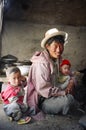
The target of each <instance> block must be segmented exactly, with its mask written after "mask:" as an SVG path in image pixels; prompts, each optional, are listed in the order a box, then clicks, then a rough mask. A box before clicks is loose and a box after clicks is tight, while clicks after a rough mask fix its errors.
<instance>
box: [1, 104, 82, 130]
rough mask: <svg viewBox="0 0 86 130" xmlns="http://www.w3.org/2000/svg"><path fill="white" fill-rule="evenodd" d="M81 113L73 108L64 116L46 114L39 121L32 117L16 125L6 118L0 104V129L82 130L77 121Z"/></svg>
mask: <svg viewBox="0 0 86 130" xmlns="http://www.w3.org/2000/svg"><path fill="white" fill-rule="evenodd" d="M82 115H83V113H82V112H80V111H79V110H76V109H75V108H73V109H72V110H71V111H70V112H69V113H68V115H66V116H62V115H46V117H45V119H43V120H41V121H35V120H33V119H32V120H31V121H30V122H29V123H28V124H26V125H18V124H17V123H16V122H10V121H9V120H8V118H7V117H6V115H5V113H4V111H3V109H2V104H0V130H20V129H21V130H44V129H46V130H84V128H83V127H82V126H80V125H79V123H78V121H79V119H80V117H81V116H82Z"/></svg>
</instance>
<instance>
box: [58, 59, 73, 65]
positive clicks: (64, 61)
mask: <svg viewBox="0 0 86 130" xmlns="http://www.w3.org/2000/svg"><path fill="white" fill-rule="evenodd" d="M63 65H69V66H70V67H71V63H70V61H69V60H67V59H64V60H62V62H61V64H60V66H61V67H62V66H63Z"/></svg>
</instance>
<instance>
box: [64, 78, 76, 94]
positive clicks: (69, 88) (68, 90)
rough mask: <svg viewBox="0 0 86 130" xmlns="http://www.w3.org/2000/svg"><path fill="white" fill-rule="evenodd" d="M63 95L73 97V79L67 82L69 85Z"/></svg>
mask: <svg viewBox="0 0 86 130" xmlns="http://www.w3.org/2000/svg"><path fill="white" fill-rule="evenodd" d="M65 93H66V94H72V95H73V93H74V81H73V79H71V80H70V81H69V84H68V86H67V88H66V89H65Z"/></svg>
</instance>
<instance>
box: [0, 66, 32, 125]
mask: <svg viewBox="0 0 86 130" xmlns="http://www.w3.org/2000/svg"><path fill="white" fill-rule="evenodd" d="M6 75H7V79H8V83H7V87H6V89H5V90H4V91H2V92H1V97H2V100H3V109H4V111H5V113H6V115H7V116H8V117H9V119H10V120H14V121H17V123H18V124H26V123H28V122H29V121H30V120H31V118H30V117H23V114H24V113H25V112H26V111H27V109H28V107H27V106H26V105H25V104H24V103H23V99H24V94H25V92H24V87H25V86H26V84H27V81H26V78H25V77H24V76H22V75H21V72H20V70H19V68H17V67H10V68H8V69H7V71H6ZM22 117H23V118H22Z"/></svg>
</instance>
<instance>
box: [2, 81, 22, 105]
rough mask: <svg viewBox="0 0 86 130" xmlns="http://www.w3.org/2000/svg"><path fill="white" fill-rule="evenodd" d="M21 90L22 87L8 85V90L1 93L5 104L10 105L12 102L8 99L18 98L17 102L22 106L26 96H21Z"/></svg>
mask: <svg viewBox="0 0 86 130" xmlns="http://www.w3.org/2000/svg"><path fill="white" fill-rule="evenodd" d="M21 89H22V87H20V86H18V87H14V86H11V85H10V83H8V85H7V87H6V89H5V90H4V91H2V92H1V97H2V100H3V102H4V104H9V103H10V102H9V100H8V99H9V98H12V97H18V100H17V102H18V103H20V104H21V103H23V98H24V95H19V92H20V90H21Z"/></svg>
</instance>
